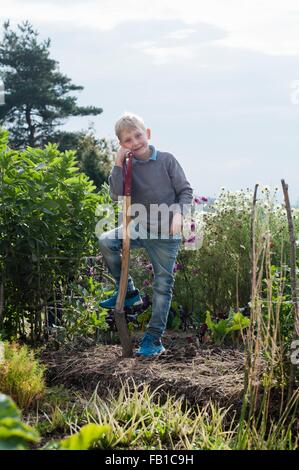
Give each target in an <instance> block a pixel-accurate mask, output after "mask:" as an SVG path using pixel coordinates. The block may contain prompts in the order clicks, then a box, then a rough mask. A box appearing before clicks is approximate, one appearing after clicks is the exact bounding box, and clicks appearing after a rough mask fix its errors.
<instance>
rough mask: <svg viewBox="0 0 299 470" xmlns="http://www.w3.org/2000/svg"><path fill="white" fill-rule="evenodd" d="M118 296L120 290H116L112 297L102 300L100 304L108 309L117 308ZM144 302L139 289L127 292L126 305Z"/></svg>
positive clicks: (130, 305)
mask: <svg viewBox="0 0 299 470" xmlns="http://www.w3.org/2000/svg"><path fill="white" fill-rule="evenodd" d="M117 296H118V291H115V292H114V293H113V294H112V296H111V297H109V298H108V299H106V300H102V302H100V306H101V307H102V308H107V309H111V308H115V304H116V300H117ZM142 303H143V302H142V298H141V297H140V294H139V290H138V289H135V290H133V291H130V292H127V295H126V298H125V302H124V307H132V305H141V304H142Z"/></svg>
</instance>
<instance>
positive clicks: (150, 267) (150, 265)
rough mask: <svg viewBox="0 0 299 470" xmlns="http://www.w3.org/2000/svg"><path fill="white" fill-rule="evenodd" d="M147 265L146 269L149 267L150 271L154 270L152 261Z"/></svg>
mask: <svg viewBox="0 0 299 470" xmlns="http://www.w3.org/2000/svg"><path fill="white" fill-rule="evenodd" d="M145 267H146V269H147V270H148V271H152V270H153V265H152V264H151V263H149V264H147V265H146V266H145Z"/></svg>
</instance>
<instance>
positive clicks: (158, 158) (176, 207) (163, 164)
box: [99, 114, 193, 357]
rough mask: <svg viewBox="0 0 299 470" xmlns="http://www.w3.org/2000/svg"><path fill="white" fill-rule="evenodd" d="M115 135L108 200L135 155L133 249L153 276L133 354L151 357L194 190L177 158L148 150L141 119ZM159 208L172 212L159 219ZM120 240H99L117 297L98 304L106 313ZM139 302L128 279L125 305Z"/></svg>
mask: <svg viewBox="0 0 299 470" xmlns="http://www.w3.org/2000/svg"><path fill="white" fill-rule="evenodd" d="M115 133H116V135H117V137H118V139H119V144H120V149H119V151H118V153H117V157H116V161H115V166H114V167H113V169H112V171H111V174H110V176H109V185H110V195H111V197H112V199H114V200H117V199H118V196H121V195H123V171H122V167H123V162H124V159H125V158H126V154H127V152H128V151H130V152H132V153H133V162H132V164H133V169H132V193H131V194H132V195H131V204H132V206H131V209H134V207H136V205H137V204H138V206H137V207H138V209H139V216H138V217H137V218H135V220H138V224H136V223H135V224H134V222H135V220H134V218H133V227H134V230H133V231H134V236H133V235H132V232H131V236H130V237H131V248H132V249H134V248H137V247H143V248H145V250H146V251H147V253H148V255H149V258H150V261H151V263H152V266H153V272H154V283H153V302H152V315H151V319H150V322H149V324H148V326H147V331H146V333H145V334H144V337H143V339H142V342H141V345H140V348H139V350H138V353H137V354H139V355H141V356H146V357H150V356H155V355H157V354H160V353H162V352H163V351H165V348H164V347H163V345H162V341H161V338H162V336H163V333H164V331H165V329H166V324H167V317H168V313H169V308H170V303H171V298H172V288H173V283H174V274H173V268H174V265H175V261H176V257H177V254H178V249H179V244H180V241H181V240H180V237H181V230H182V222H183V215H184V214H185V213H186V212H187V211H188V208H189V207H190V205H191V202H192V193H193V191H192V188H191V187H190V184H189V183H188V181H187V179H186V177H185V174H184V172H183V170H182V168H181V166H180V165H179V163H178V162H177V160H176V159H175V157H174V156H173V155H171V154H170V153H166V152H160V151H158V150H156V149H155V147H154V146H152V145H149V139H150V136H151V130H150V129H148V128H146V127H145V124H144V122H143V120H142V119H141V118H140V117H138V116H136V115H133V114H125V115H124V116H122V117H121V118H120V119H119V120H118V121H117V122H116V124H115ZM161 205H162V206H161ZM161 207H163V208H164V209H165V207H166V208H167V209H170V211H169V210H168V211H166V212H165V211H162V218H161V220H160V219H159V212H160V215H161V211H160V209H159V208H161ZM132 212H134V210H133V211H132V210H131V213H132ZM137 229H138V230H137ZM121 238H122V227H121V226H120V227H118V228H116V229H114V230H111V231H110V232H105V233H103V234H102V235H101V236H100V238H99V245H100V251H101V252H102V254H103V257H104V260H105V262H106V264H107V266H108V269H109V271H110V273H111V275H112V276H113V277H114V279H115V281H116V289H115V293H114V294H113V295H112V297H110V298H109V299H107V300H104V301H103V302H101V304H100V305H101V306H102V307H104V308H114V307H115V303H116V299H117V294H118V287H119V281H120V271H121V246H122V245H121V243H122V242H121ZM141 302H142V300H141V298H140V295H139V291H138V290H137V289H135V286H134V282H133V279H132V278H131V276H129V278H128V288H127V294H126V299H125V306H130V305H136V304H138V303H141Z"/></svg>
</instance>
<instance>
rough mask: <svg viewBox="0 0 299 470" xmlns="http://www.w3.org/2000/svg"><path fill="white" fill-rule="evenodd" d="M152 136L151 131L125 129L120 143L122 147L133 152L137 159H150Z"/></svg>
mask: <svg viewBox="0 0 299 470" xmlns="http://www.w3.org/2000/svg"><path fill="white" fill-rule="evenodd" d="M150 136H151V131H150V129H146V130H143V129H141V128H136V129H124V130H123V131H122V133H121V137H120V140H119V143H120V145H121V146H122V147H124V148H126V149H128V150H130V151H131V152H133V154H134V156H135V157H137V158H138V157H139V158H148V156H149V151H150V149H149V143H148V141H149V139H150Z"/></svg>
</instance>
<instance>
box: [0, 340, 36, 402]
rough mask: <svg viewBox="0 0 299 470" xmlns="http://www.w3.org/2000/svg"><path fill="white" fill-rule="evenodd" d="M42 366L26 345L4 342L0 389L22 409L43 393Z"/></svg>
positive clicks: (0, 369) (0, 368)
mask: <svg viewBox="0 0 299 470" xmlns="http://www.w3.org/2000/svg"><path fill="white" fill-rule="evenodd" d="M43 375H44V367H43V366H42V365H41V364H40V363H39V362H38V361H37V359H35V357H34V354H33V352H32V351H29V349H28V348H27V346H25V345H24V346H19V345H18V344H16V343H12V344H10V343H8V342H5V343H4V360H3V362H2V363H1V367H0V390H1V391H2V392H3V393H6V394H8V395H10V396H11V397H12V398H13V399H14V400H15V401H16V403H17V404H18V406H19V407H20V408H21V409H22V410H24V409H27V408H28V407H29V406H30V405H32V404H33V403H34V402H35V401H36V400H37V399H39V398H41V396H42V395H43V393H44V389H45V383H44V377H43Z"/></svg>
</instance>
